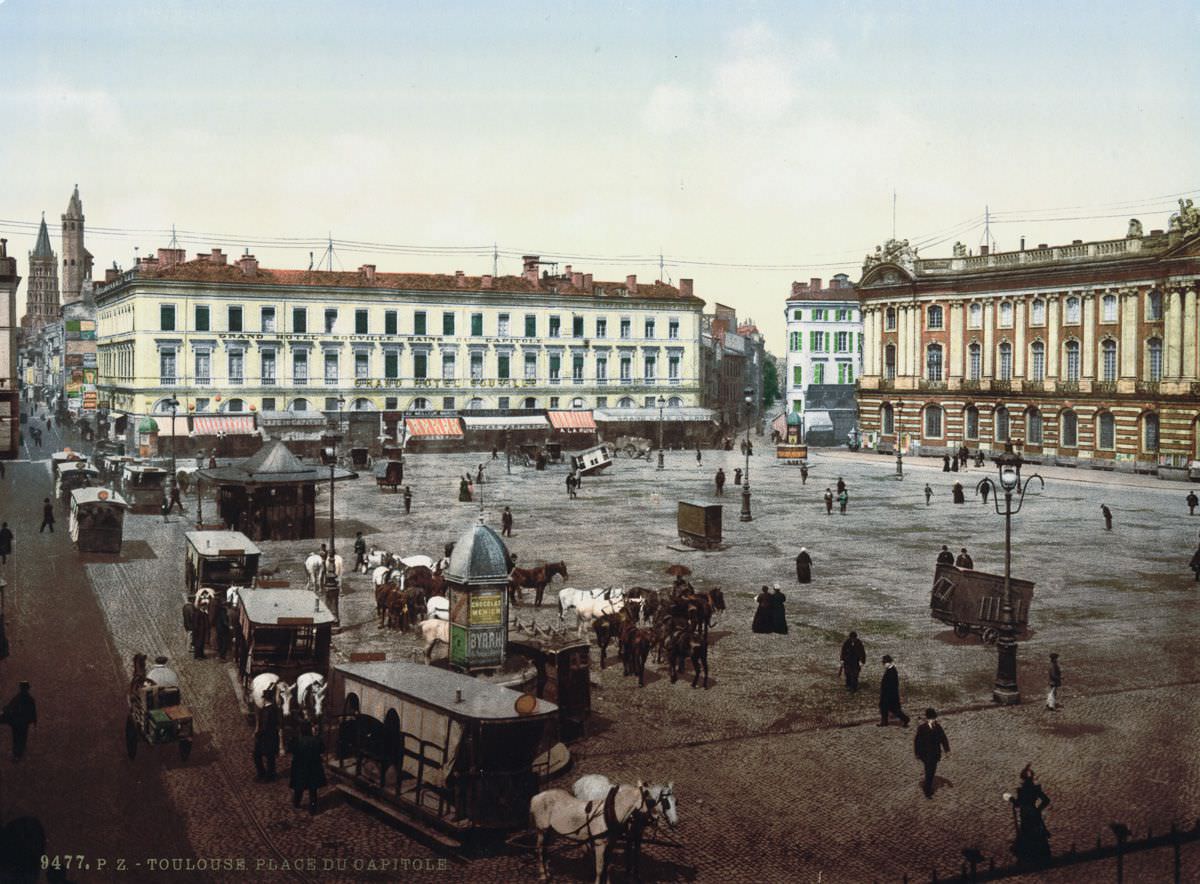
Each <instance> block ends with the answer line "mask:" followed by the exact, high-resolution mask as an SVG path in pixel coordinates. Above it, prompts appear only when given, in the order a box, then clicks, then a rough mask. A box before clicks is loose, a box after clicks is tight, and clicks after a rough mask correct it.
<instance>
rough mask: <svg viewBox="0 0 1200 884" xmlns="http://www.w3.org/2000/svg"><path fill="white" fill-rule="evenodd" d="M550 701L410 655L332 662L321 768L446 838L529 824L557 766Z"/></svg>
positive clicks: (462, 839) (379, 805)
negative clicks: (532, 801)
mask: <svg viewBox="0 0 1200 884" xmlns="http://www.w3.org/2000/svg"><path fill="white" fill-rule="evenodd" d="M557 729H558V707H557V706H555V705H554V704H553V703H550V702H548V701H546V700H539V699H537V698H536V697H534V696H533V695H531V694H521V693H518V692H516V691H514V690H511V689H510V688H506V687H501V686H499V685H495V684H491V683H490V682H487V681H485V680H483V679H480V678H472V677H470V676H467V675H462V674H460V673H457V672H450V671H447V670H444V669H439V668H436V667H433V666H423V665H420V664H417V663H408V662H403V661H398V662H369V663H345V664H341V665H338V666H335V667H333V670H332V672H331V674H330V679H329V690H328V693H327V694H326V701H325V731H324V737H325V745H326V747H327V753H326V758H327V761H326V767H327V770H328V772H329V774H330V778H331V780H333V781H334V782H335V783H336V784H337V785H338V788H339V789H341V790H343V791H345V792H346V793H348V794H349V795H351V796H353V797H355V798H358V799H360V800H362V801H364V802H365V803H367V804H369V805H370V806H372V807H374V808H376V809H378V810H382V811H383V812H385V813H388V814H389V815H392V816H393V817H395V818H397V819H398V820H401V821H403V822H404V823H405V824H407V825H409V826H411V827H413V828H415V829H418V830H419V831H421V832H423V833H424V834H426V835H428V836H430V837H433V838H436V839H437V840H438V841H440V842H441V843H443V844H446V845H448V846H454V847H461V846H462V845H464V844H466V843H468V842H470V841H472V840H474V839H475V838H476V837H479V836H484V835H486V834H487V833H489V832H491V833H496V832H508V831H513V830H518V829H523V828H525V827H527V826H528V825H529V802H530V799H532V798H533V796H534V795H536V794H537V793H538V792H539V791H541V790H542V789H544V788H545V786H546V781H547V779H548V778H549V776H550V773H551V771H552V770H553V769H554V767H555V765H556V764H557V765H563V764H565V763H566V762H565V758H567V757H569V755H568V754H567V753H566V747H564V746H562V745H561V744H559V743H557Z"/></svg>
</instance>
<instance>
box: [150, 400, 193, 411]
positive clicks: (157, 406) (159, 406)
mask: <svg viewBox="0 0 1200 884" xmlns="http://www.w3.org/2000/svg"><path fill="white" fill-rule="evenodd" d="M170 401H171V399H170V397H167V398H166V399H159V400H158V401H157V402H155V403H154V409H153V411H154V413H155V414H170V413H171V406H170V405H168V404H167V403H168V402H170ZM175 413H176V414H185V413H186V409H185V408H184V407H183V404H182V403H180V404H179V405H177V406H176V407H175Z"/></svg>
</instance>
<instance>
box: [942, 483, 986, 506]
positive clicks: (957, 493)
mask: <svg viewBox="0 0 1200 884" xmlns="http://www.w3.org/2000/svg"><path fill="white" fill-rule="evenodd" d="M983 487H984V488H987V485H984V486H983ZM950 493H951V494H952V495H953V496H954V502H955V503H966V502H967V498H966V495H964V494H963V487H962V482H955V483H954V487H953V488H951V489H950ZM985 496H986V495H985Z"/></svg>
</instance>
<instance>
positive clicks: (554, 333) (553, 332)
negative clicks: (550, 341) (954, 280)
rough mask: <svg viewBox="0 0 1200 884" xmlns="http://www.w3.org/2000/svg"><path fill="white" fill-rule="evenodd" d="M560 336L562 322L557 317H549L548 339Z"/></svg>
mask: <svg viewBox="0 0 1200 884" xmlns="http://www.w3.org/2000/svg"><path fill="white" fill-rule="evenodd" d="M561 336H562V320H561V319H560V318H559V317H557V316H551V317H550V337H552V338H557V337H561Z"/></svg>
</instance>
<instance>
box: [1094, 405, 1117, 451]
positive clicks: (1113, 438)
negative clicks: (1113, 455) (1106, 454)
mask: <svg viewBox="0 0 1200 884" xmlns="http://www.w3.org/2000/svg"><path fill="white" fill-rule="evenodd" d="M1096 438H1097V443H1096V447H1098V448H1102V449H1104V450H1105V451H1112V450H1113V449H1114V448H1116V447H1117V422H1116V420H1114V418H1113V416H1112V412H1111V411H1102V412H1101V413H1100V414H1098V415H1097V416H1096Z"/></svg>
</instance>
